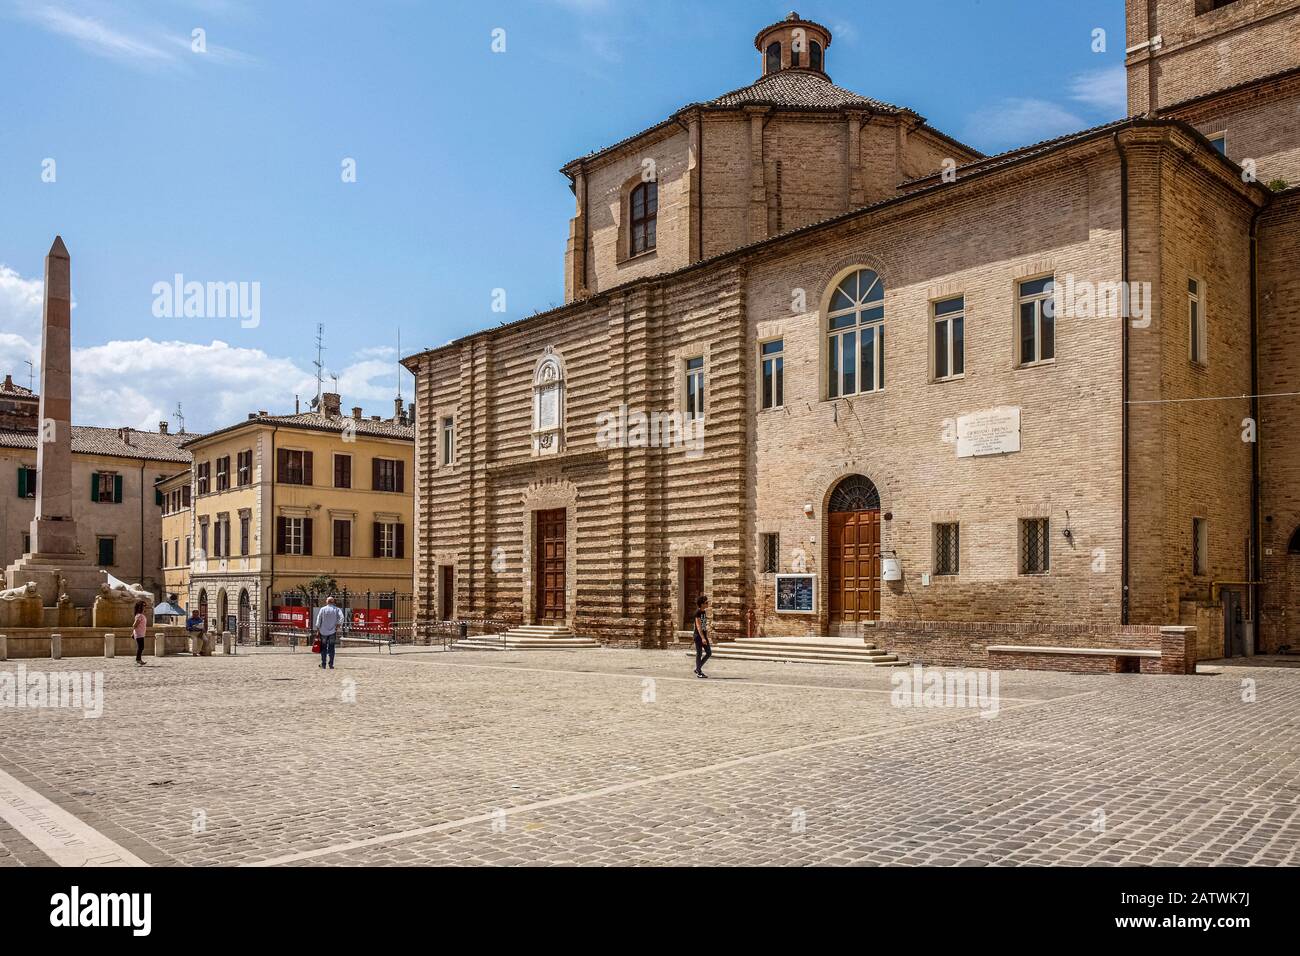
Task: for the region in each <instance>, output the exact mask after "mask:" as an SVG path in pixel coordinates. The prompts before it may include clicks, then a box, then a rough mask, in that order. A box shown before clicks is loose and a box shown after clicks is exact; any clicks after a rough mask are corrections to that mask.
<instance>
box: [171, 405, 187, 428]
mask: <svg viewBox="0 0 1300 956" xmlns="http://www.w3.org/2000/svg"><path fill="white" fill-rule="evenodd" d="M172 414H173V415H175V416H176V427H177V429H178V430H179V431H180V432H181V433H182V434H184V432H185V414H184V413H183V412H182V411H181V403H180V402H177V403H176V411H174V412H173V413H172Z"/></svg>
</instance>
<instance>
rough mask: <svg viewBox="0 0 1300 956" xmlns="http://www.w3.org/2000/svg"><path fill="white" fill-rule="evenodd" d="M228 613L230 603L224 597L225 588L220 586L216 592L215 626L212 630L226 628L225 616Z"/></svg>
mask: <svg viewBox="0 0 1300 956" xmlns="http://www.w3.org/2000/svg"><path fill="white" fill-rule="evenodd" d="M229 613H230V603H229V601H228V600H227V598H226V589H225V588H222V589H221V590H220V591H218V592H217V626H216V628H215V629H214V630H217V631H224V630H225V629H226V617H227V615H228V614H229Z"/></svg>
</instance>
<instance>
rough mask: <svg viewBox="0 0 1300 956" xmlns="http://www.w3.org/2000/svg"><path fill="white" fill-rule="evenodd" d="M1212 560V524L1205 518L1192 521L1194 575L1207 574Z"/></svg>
mask: <svg viewBox="0 0 1300 956" xmlns="http://www.w3.org/2000/svg"><path fill="white" fill-rule="evenodd" d="M1209 558H1210V523H1209V522H1208V521H1206V520H1205V519H1204V518H1193V519H1192V574H1194V575H1196V576H1197V577H1200V576H1201V575H1203V574H1207V573H1208V572H1207V571H1206V568H1208V567H1209V563H1210V561H1209Z"/></svg>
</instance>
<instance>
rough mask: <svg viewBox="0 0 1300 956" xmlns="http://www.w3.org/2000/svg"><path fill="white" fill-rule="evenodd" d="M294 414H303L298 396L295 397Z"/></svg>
mask: <svg viewBox="0 0 1300 956" xmlns="http://www.w3.org/2000/svg"><path fill="white" fill-rule="evenodd" d="M293 413H294V414H295V415H299V414H301V413H302V403H301V402H299V400H298V396H297V395H295V396H294V397H293Z"/></svg>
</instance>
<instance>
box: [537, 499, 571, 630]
mask: <svg viewBox="0 0 1300 956" xmlns="http://www.w3.org/2000/svg"><path fill="white" fill-rule="evenodd" d="M564 535H565V513H564V509H563V508H555V509H553V510H551V511H539V512H537V534H536V544H535V550H536V555H537V560H536V565H537V585H536V594H535V596H534V599H533V606H534V609H535V611H534V613H535V616H536V619H537V622H538V623H539V624H542V623H545V624H557V623H561V624H562V623H563V622H564V618H565V614H564V590H565V581H564V573H565V553H566V548H565V540H564Z"/></svg>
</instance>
